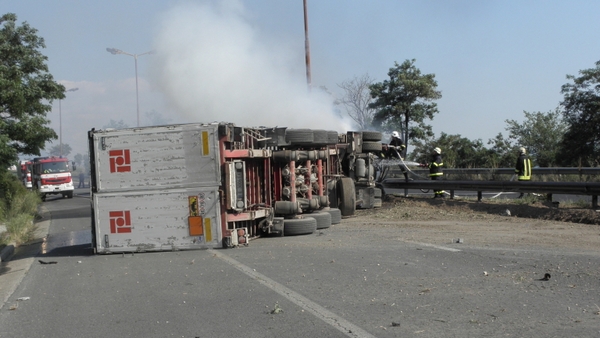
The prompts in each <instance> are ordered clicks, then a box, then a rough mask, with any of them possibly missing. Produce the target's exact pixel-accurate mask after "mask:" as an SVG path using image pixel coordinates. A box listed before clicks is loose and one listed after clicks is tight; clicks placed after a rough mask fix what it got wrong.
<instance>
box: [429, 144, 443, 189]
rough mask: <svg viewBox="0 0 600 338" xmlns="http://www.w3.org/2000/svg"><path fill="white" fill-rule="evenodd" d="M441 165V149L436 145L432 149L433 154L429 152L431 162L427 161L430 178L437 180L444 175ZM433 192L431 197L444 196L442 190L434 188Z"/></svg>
mask: <svg viewBox="0 0 600 338" xmlns="http://www.w3.org/2000/svg"><path fill="white" fill-rule="evenodd" d="M443 166H444V162H443V161H442V150H441V149H440V148H437V147H436V148H435V149H433V154H431V162H430V163H429V177H431V180H433V181H435V180H438V179H439V178H441V177H442V176H443V175H444V172H443V171H442V167H443ZM433 193H434V195H433V198H444V190H439V189H438V188H434V190H433Z"/></svg>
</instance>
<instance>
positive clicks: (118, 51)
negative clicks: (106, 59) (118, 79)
mask: <svg viewBox="0 0 600 338" xmlns="http://www.w3.org/2000/svg"><path fill="white" fill-rule="evenodd" d="M106 51H107V52H109V53H111V54H112V55H117V54H124V55H129V56H133V59H134V60H135V101H136V104H137V126H138V127H139V126H140V98H139V92H138V70H137V58H138V56H142V55H146V54H154V51H153V50H151V51H148V52H145V53H142V54H130V53H127V52H124V51H122V50H120V49H116V48H106Z"/></svg>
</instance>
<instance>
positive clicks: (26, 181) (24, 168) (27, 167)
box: [20, 161, 32, 189]
mask: <svg viewBox="0 0 600 338" xmlns="http://www.w3.org/2000/svg"><path fill="white" fill-rule="evenodd" d="M20 165H21V182H23V185H24V186H25V188H27V189H31V188H32V183H31V166H32V162H31V161H21V163H20Z"/></svg>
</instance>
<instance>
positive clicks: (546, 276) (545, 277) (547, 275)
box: [538, 273, 552, 281]
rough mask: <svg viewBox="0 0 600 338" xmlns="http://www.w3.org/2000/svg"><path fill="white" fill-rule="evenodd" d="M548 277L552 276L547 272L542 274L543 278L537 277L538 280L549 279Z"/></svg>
mask: <svg viewBox="0 0 600 338" xmlns="http://www.w3.org/2000/svg"><path fill="white" fill-rule="evenodd" d="M550 277H552V276H550V274H549V273H546V274H545V275H544V278H540V279H538V280H541V281H548V280H550Z"/></svg>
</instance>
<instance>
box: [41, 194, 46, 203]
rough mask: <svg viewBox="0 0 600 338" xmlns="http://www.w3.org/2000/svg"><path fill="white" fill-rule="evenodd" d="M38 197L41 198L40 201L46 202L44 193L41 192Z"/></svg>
mask: <svg viewBox="0 0 600 338" xmlns="http://www.w3.org/2000/svg"><path fill="white" fill-rule="evenodd" d="M40 198H41V199H42V202H46V194H42V196H40Z"/></svg>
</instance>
